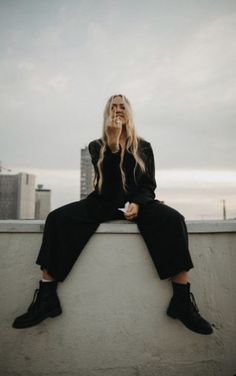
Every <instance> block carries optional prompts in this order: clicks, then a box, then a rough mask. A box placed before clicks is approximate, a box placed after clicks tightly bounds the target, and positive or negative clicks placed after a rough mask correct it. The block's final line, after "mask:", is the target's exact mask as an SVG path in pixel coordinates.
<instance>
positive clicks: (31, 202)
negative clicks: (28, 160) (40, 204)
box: [0, 172, 35, 219]
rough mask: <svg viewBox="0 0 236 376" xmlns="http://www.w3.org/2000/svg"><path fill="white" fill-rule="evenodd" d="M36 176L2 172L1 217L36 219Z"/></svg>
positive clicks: (0, 175)
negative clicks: (4, 173) (3, 173)
mask: <svg viewBox="0 0 236 376" xmlns="http://www.w3.org/2000/svg"><path fill="white" fill-rule="evenodd" d="M34 215H35V176H34V175H31V174H26V173H23V172H21V173H19V174H17V175H2V174H0V219H34Z"/></svg>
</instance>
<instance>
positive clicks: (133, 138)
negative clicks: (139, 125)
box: [94, 94, 146, 193]
mask: <svg viewBox="0 0 236 376" xmlns="http://www.w3.org/2000/svg"><path fill="white" fill-rule="evenodd" d="M116 97H121V98H122V100H123V103H124V105H125V114H126V118H127V122H126V124H125V130H126V145H125V147H121V158H120V171H121V178H122V186H123V189H124V191H125V192H126V191H127V188H126V178H125V173H124V170H123V161H124V155H125V151H126V150H127V152H128V153H130V154H132V155H133V156H134V159H135V168H134V180H135V181H136V178H135V172H136V169H137V167H138V166H139V167H140V169H141V171H142V172H143V173H144V172H145V170H146V169H145V164H144V162H143V160H142V158H141V157H140V155H139V152H138V136H137V133H136V130H135V126H134V120H133V113H132V108H131V105H130V102H129V100H128V99H127V98H126V97H125V96H124V95H122V94H116V95H112V96H111V97H110V98H109V99H108V101H107V104H106V106H105V109H104V121H103V135H102V138H101V148H100V155H99V159H98V162H97V168H98V172H99V180H98V176H97V174H95V177H94V187H95V186H96V184H97V182H98V190H99V192H100V193H101V190H102V184H103V173H102V162H103V159H104V153H105V150H106V148H107V145H108V143H107V136H106V133H105V128H106V124H107V121H108V119H109V117H110V116H111V109H112V104H113V100H114V98H116Z"/></svg>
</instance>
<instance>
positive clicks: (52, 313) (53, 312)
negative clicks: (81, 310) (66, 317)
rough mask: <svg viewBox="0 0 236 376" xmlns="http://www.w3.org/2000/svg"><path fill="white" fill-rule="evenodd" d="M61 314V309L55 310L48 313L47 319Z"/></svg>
mask: <svg viewBox="0 0 236 376" xmlns="http://www.w3.org/2000/svg"><path fill="white" fill-rule="evenodd" d="M61 313H62V310H61V308H57V309H55V310H54V311H52V312H51V313H50V315H49V317H56V316H59V315H60V314H61Z"/></svg>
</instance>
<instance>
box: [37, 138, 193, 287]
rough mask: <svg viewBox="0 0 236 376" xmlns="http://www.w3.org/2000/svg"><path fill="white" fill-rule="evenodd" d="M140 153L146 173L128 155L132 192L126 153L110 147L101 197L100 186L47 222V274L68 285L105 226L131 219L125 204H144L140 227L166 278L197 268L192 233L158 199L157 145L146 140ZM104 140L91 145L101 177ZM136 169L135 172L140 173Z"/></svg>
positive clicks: (42, 254) (43, 253)
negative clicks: (77, 263) (82, 256)
mask: <svg viewBox="0 0 236 376" xmlns="http://www.w3.org/2000/svg"><path fill="white" fill-rule="evenodd" d="M138 140H139V153H140V156H141V158H142V159H143V161H144V163H145V166H146V172H145V173H142V172H141V170H140V168H139V167H137V168H136V169H135V159H134V157H133V155H132V154H131V153H129V152H128V151H125V155H124V162H123V170H124V173H125V176H126V182H127V192H125V191H124V190H123V187H122V180H121V173H120V168H119V163H120V157H121V149H120V150H119V151H118V152H117V153H112V152H111V150H110V148H109V147H108V146H106V150H105V153H104V160H103V163H102V171H103V178H104V183H103V186H102V192H101V194H99V192H98V185H96V186H95V189H94V191H93V192H92V193H90V194H89V195H88V197H87V198H85V199H83V200H80V201H76V202H72V203H70V204H67V205H64V206H62V207H60V208H57V209H55V210H53V211H51V212H50V213H49V215H48V216H47V219H46V222H45V229H44V234H43V241H42V245H41V248H40V251H39V255H38V257H37V260H36V264H39V265H41V269H47V271H48V273H49V274H50V275H51V276H52V277H54V278H55V279H56V280H57V281H63V280H64V279H65V278H66V276H67V275H68V273H69V272H70V270H71V269H72V267H73V265H74V263H75V261H76V260H77V258H78V256H79V255H80V253H81V251H82V250H83V248H84V246H85V244H86V243H87V242H88V240H89V239H90V237H91V236H92V234H93V233H94V232H95V231H96V229H97V228H98V226H99V224H100V223H101V222H105V221H110V220H115V219H125V217H124V214H123V212H121V211H119V210H118V207H123V206H124V204H125V202H127V201H129V202H134V203H137V204H139V206H140V209H139V213H138V217H136V218H135V220H133V221H134V222H135V223H137V226H138V228H139V231H140V234H141V236H142V237H143V239H144V241H145V243H146V245H147V248H148V250H149V252H150V256H151V258H152V260H153V262H154V265H155V267H156V269H157V273H158V275H159V277H160V279H165V278H169V277H172V276H174V275H176V274H178V273H180V272H181V271H183V270H186V271H187V270H189V269H191V268H193V263H192V260H191V256H190V253H189V248H188V233H187V228H186V224H185V218H184V216H183V215H182V214H181V213H179V212H178V211H177V210H175V209H173V208H171V207H170V206H168V205H165V204H163V203H161V202H160V201H159V200H158V199H155V193H154V191H155V188H156V181H155V162H154V156H153V151H152V147H151V144H150V143H149V142H147V141H145V140H143V139H141V138H139V139H138ZM100 148H101V139H99V140H94V141H92V142H90V144H89V152H90V154H91V159H92V163H93V165H94V169H95V173H96V174H97V176H98V178H99V172H98V169H97V161H98V159H99V152H100ZM134 170H135V173H134Z"/></svg>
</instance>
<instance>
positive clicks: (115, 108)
mask: <svg viewBox="0 0 236 376" xmlns="http://www.w3.org/2000/svg"><path fill="white" fill-rule="evenodd" d="M111 112H112V114H111V115H112V116H113V117H115V118H117V117H119V118H120V120H121V122H122V124H126V123H127V120H128V118H127V114H126V110H125V104H124V101H123V99H122V98H121V97H120V96H117V97H115V98H113V101H112V105H111Z"/></svg>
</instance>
